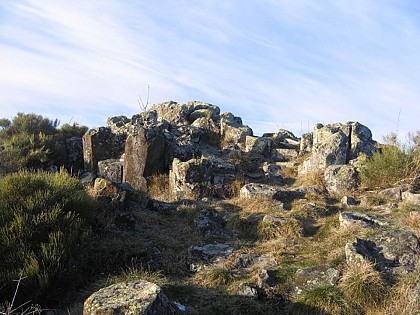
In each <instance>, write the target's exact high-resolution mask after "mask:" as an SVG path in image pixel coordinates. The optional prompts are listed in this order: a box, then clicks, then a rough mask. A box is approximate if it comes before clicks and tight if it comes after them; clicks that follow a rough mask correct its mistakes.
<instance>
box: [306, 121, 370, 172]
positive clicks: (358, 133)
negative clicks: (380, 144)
mask: <svg viewBox="0 0 420 315" xmlns="http://www.w3.org/2000/svg"><path fill="white" fill-rule="evenodd" d="M312 137H313V139H312V154H311V156H310V157H309V158H308V159H307V160H305V161H304V162H303V165H302V166H301V167H300V169H299V173H300V174H304V173H307V172H309V171H311V170H315V169H319V168H321V169H322V168H326V167H328V166H330V165H342V164H348V163H349V161H350V160H354V159H357V158H358V156H359V155H360V153H364V154H366V155H367V156H372V152H373V151H374V150H375V144H376V142H375V141H373V140H372V133H371V132H370V130H369V129H368V128H367V127H365V126H363V125H362V124H360V123H358V122H356V123H354V122H348V123H346V124H341V123H337V124H332V125H325V126H324V125H322V124H317V125H316V126H315V128H314V131H313V133H312Z"/></svg>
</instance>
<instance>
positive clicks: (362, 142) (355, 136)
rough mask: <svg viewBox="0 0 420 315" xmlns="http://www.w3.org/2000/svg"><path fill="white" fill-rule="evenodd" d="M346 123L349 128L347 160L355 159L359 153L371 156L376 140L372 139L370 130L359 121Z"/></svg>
mask: <svg viewBox="0 0 420 315" xmlns="http://www.w3.org/2000/svg"><path fill="white" fill-rule="evenodd" d="M347 125H349V126H350V128H351V133H350V138H351V139H350V144H351V145H350V151H349V153H348V157H347V160H353V159H356V158H357V157H358V156H359V154H360V153H364V154H366V155H367V156H368V157H371V156H372V154H373V152H374V151H375V145H376V141H374V140H373V139H372V132H371V131H370V130H369V128H367V127H366V126H364V125H362V124H361V123H359V122H349V123H347Z"/></svg>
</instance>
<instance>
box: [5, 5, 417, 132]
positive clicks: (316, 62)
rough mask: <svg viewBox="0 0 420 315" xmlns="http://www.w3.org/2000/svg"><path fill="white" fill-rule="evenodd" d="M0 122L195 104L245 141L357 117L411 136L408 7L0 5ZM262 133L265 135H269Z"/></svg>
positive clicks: (95, 120)
mask: <svg viewBox="0 0 420 315" xmlns="http://www.w3.org/2000/svg"><path fill="white" fill-rule="evenodd" d="M0 12H2V13H1V15H0V68H1V70H0V114H1V115H0V116H7V117H10V116H13V115H14V114H15V113H16V112H17V111H25V112H28V111H34V112H37V113H41V114H43V113H44V114H48V115H52V116H53V117H55V116H58V117H60V118H61V119H62V121H67V120H69V119H70V118H71V117H73V116H74V118H73V119H74V120H77V121H79V122H81V123H85V124H88V125H90V126H92V127H93V126H95V125H100V124H104V122H105V119H106V117H108V116H111V115H119V114H125V115H132V114H133V113H135V112H136V111H139V108H138V105H137V101H136V99H137V95H138V94H141V95H142V96H144V95H145V93H147V86H148V85H150V87H151V90H150V97H151V101H152V102H162V101H166V100H169V99H173V100H176V101H179V102H186V101H189V100H203V101H208V102H212V103H214V104H216V105H219V106H220V107H221V109H222V110H223V111H232V112H234V113H235V114H237V115H240V116H242V118H243V119H244V121H245V122H247V123H249V124H250V126H251V127H253V128H254V130H255V131H256V132H257V133H263V132H269V131H271V132H273V131H275V129H276V128H277V127H279V128H282V127H286V128H290V129H292V131H294V132H296V133H300V132H302V131H307V129H308V127H307V125H308V123H309V124H310V125H311V128H312V126H313V125H314V124H315V123H317V122H325V123H329V122H336V121H347V120H359V121H361V122H362V123H364V124H366V125H367V126H369V127H370V128H371V129H372V130H373V132H374V134H376V135H377V137H379V138H380V136H381V135H382V134H385V133H387V132H389V131H394V129H395V128H396V127H394V126H396V125H397V120H398V113H399V112H400V111H401V117H400V121H399V123H398V125H399V126H398V127H399V130H400V132H401V133H403V132H406V131H408V130H415V129H418V128H419V127H418V117H420V109H419V108H420V106H419V100H420V87H419V86H418V82H419V81H420V62H419V61H418V55H419V54H420V13H419V12H420V10H419V5H418V4H417V3H416V1H407V2H404V3H399V2H380V3H379V2H377V1H369V0H368V1H365V0H364V1H327V0H325V1H310V0H304V1H289V0H285V1H272V0H265V1H246V2H243V1H211V2H208V1H194V2H192V1H177V2H173V1H129V0H125V1H117V0H105V1H85V2H81V3H80V2H79V3H77V4H75V3H74V1H70V0H68V1H65V0H63V1H53V0H43V1H40V0H25V1H19V2H17V1H11V0H5V1H2V2H1V3H0ZM273 128H274V129H273Z"/></svg>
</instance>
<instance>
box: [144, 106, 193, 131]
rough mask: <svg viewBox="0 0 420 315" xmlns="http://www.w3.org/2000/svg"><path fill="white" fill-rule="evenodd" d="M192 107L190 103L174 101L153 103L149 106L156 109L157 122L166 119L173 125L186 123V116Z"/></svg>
mask: <svg viewBox="0 0 420 315" xmlns="http://www.w3.org/2000/svg"><path fill="white" fill-rule="evenodd" d="M193 109H194V106H193V105H192V104H178V103H177V102H174V101H169V102H165V103H161V104H155V105H153V106H152V107H151V108H150V110H153V111H156V113H157V117H158V118H157V119H158V121H159V122H162V121H164V120H166V121H168V122H170V124H171V125H174V126H177V125H183V124H186V123H188V116H189V114H190V113H191V112H192V111H193Z"/></svg>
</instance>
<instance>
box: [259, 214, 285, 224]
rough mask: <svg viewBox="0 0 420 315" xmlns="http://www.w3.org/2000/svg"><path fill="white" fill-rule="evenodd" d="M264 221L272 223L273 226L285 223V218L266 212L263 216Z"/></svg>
mask: <svg viewBox="0 0 420 315" xmlns="http://www.w3.org/2000/svg"><path fill="white" fill-rule="evenodd" d="M262 222H266V223H269V224H272V225H273V226H277V227H280V226H281V225H282V224H283V223H284V219H282V218H278V217H273V216H272V215H268V214H266V215H265V216H264V217H263V219H262Z"/></svg>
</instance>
